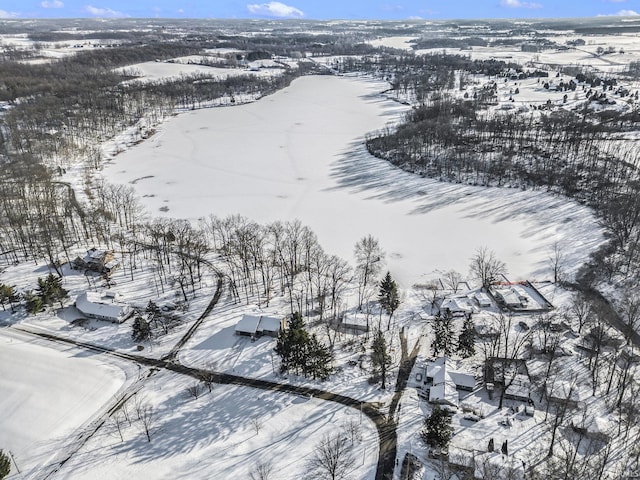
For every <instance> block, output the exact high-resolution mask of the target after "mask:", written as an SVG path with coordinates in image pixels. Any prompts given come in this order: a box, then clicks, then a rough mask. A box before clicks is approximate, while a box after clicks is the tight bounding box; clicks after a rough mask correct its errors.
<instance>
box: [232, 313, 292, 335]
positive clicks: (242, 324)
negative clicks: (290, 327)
mask: <svg viewBox="0 0 640 480" xmlns="http://www.w3.org/2000/svg"><path fill="white" fill-rule="evenodd" d="M283 328H284V318H281V317H269V316H265V315H261V316H258V315H243V316H242V318H241V319H240V321H239V322H238V324H237V325H236V335H242V336H246V337H252V338H256V337H261V336H263V335H267V336H269V337H277V336H278V335H279V334H280V331H281V330H283Z"/></svg>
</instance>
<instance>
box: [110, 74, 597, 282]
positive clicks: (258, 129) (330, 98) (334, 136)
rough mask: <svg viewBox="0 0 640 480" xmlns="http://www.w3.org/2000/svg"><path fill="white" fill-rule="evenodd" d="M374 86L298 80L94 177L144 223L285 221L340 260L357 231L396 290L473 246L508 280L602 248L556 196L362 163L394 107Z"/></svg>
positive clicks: (162, 137)
mask: <svg viewBox="0 0 640 480" xmlns="http://www.w3.org/2000/svg"><path fill="white" fill-rule="evenodd" d="M385 88H386V85H385V84H383V83H380V82H375V81H371V80H366V79H356V78H348V77H328V76H320V77H303V78H300V79H298V80H296V81H295V82H294V83H293V84H292V85H291V86H290V87H289V88H286V89H284V90H281V91H279V92H277V93H275V94H273V95H270V96H268V97H265V98H263V99H261V100H260V101H258V102H255V103H252V104H247V105H241V106H235V107H229V108H213V109H206V110H199V111H195V112H189V113H185V114H182V115H179V116H178V117H176V118H174V119H171V120H169V121H167V122H166V123H165V124H164V125H162V126H161V127H160V128H159V131H158V133H157V134H156V135H154V136H153V137H151V139H149V140H147V141H145V142H143V143H142V144H140V145H138V146H136V147H133V148H132V149H130V150H128V151H126V152H124V153H122V154H120V155H119V156H116V157H115V158H114V159H113V160H112V161H111V163H110V164H109V165H108V166H107V167H106V168H105V170H104V175H105V177H106V178H107V180H108V181H110V182H113V183H131V184H134V186H135V188H136V190H137V192H138V193H139V195H140V197H141V199H142V202H143V204H144V205H145V206H146V207H147V208H148V209H149V210H150V211H151V213H152V214H153V215H162V216H168V217H179V218H192V219H195V218H198V217H203V216H207V215H209V214H211V213H213V214H215V215H217V216H226V215H229V214H236V213H240V214H242V215H245V216H247V217H249V218H251V219H254V220H256V221H260V222H270V221H274V220H287V219H294V218H298V219H300V220H301V221H302V222H303V223H304V224H307V225H309V226H310V227H311V228H312V229H313V230H314V231H315V232H316V233H317V234H318V237H319V240H320V244H321V245H323V246H324V248H325V249H326V250H327V251H329V252H331V253H335V254H338V255H340V256H342V257H343V258H346V259H349V260H350V259H351V257H352V254H353V246H354V244H355V243H356V241H357V240H359V239H360V238H362V237H363V236H364V235H367V234H369V233H370V234H372V235H373V236H374V237H377V238H378V239H379V240H380V243H381V245H382V247H383V248H384V249H385V250H386V252H387V265H388V268H389V269H390V270H391V273H392V274H393V275H394V277H395V278H397V279H399V281H400V283H401V285H402V286H403V287H408V286H410V285H412V284H413V283H417V282H421V281H424V280H425V279H428V278H431V277H432V276H433V272H434V270H449V269H452V268H453V269H456V270H458V271H461V272H465V273H466V272H467V269H468V265H469V259H470V257H471V256H472V255H473V253H474V251H475V250H476V248H478V247H479V246H483V245H486V246H488V247H489V248H491V249H493V250H495V251H496V253H497V256H498V257H499V258H500V259H501V260H503V261H505V262H506V264H507V266H508V268H509V271H510V273H511V274H512V276H513V277H514V279H520V278H526V277H532V276H533V277H542V276H546V275H548V268H547V263H548V257H549V254H550V252H551V251H552V250H553V244H554V242H559V244H560V245H561V246H562V245H563V244H566V245H570V246H571V248H570V249H568V251H567V256H568V257H569V258H568V261H567V267H568V268H569V269H571V267H575V266H577V265H580V264H581V263H582V262H583V261H584V260H586V259H587V257H588V254H589V252H591V251H592V250H593V249H594V248H595V247H596V246H597V245H598V244H599V243H601V242H602V238H603V237H602V231H601V229H600V228H599V227H598V226H597V224H596V221H595V218H594V216H593V215H592V214H591V212H590V211H589V210H588V209H587V208H585V207H582V206H579V205H577V204H575V203H572V202H570V201H567V200H566V199H564V198H559V197H556V196H553V195H550V194H547V193H545V192H541V191H526V192H521V191H517V190H510V189H487V188H476V187H472V186H465V185H455V184H448V183H440V182H438V181H437V180H431V179H423V178H420V177H417V176H415V175H412V174H409V173H406V172H403V171H400V170H398V169H396V168H394V167H392V166H391V165H390V164H389V163H387V162H385V161H382V160H379V159H376V158H373V157H371V156H370V155H369V154H368V153H367V152H366V151H365V150H364V148H363V145H362V141H363V136H364V135H365V134H366V133H368V132H371V131H374V130H376V129H379V128H382V127H383V126H384V125H385V124H387V123H389V122H395V121H397V120H398V118H399V116H400V114H401V113H402V112H403V111H404V110H405V109H406V107H404V106H402V105H398V104H397V103H395V102H392V101H390V100H386V99H384V98H383V97H382V96H380V95H379V92H381V91H382V90H384V89H385ZM136 180H137V181H136ZM161 209H162V210H161Z"/></svg>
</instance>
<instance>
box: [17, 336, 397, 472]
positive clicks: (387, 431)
mask: <svg viewBox="0 0 640 480" xmlns="http://www.w3.org/2000/svg"><path fill="white" fill-rule="evenodd" d="M13 329H14V330H17V331H20V332H24V333H27V334H29V335H34V336H37V337H40V338H44V339H46V340H49V341H52V342H57V343H64V344H68V345H73V346H75V347H79V348H84V349H87V350H91V351H94V352H98V353H103V354H105V355H109V356H113V357H117V358H119V359H123V360H128V361H132V362H136V363H138V364H141V365H146V366H148V367H152V368H156V369H164V370H168V371H171V372H175V373H178V374H181V375H188V376H190V377H193V378H195V379H197V380H200V379H201V378H202V377H203V375H204V374H205V373H208V374H213V377H214V382H215V383H219V384H226V385H238V386H243V387H251V388H258V389H260V390H267V391H272V392H284V393H291V394H294V395H302V396H313V397H315V398H318V399H320V400H326V401H329V402H335V403H338V404H340V405H344V406H346V407H350V408H355V409H357V410H361V411H362V413H363V414H364V415H366V416H367V417H368V418H369V419H370V420H371V421H373V422H374V424H375V426H376V429H377V431H378V443H379V446H380V451H379V456H378V464H377V469H376V480H386V479H388V478H392V476H393V469H394V467H395V451H396V424H395V422H393V421H387V417H386V416H385V415H384V414H382V413H380V411H379V410H378V408H377V406H375V405H374V404H372V403H370V402H363V401H360V400H356V399H355V398H351V397H348V396H346V395H340V394H337V393H333V392H329V391H326V390H322V389H319V388H313V387H304V386H295V385H289V384H283V383H277V382H272V381H269V380H262V379H256V378H247V377H242V376H240V375H232V374H229V373H223V372H212V371H209V370H205V369H200V368H194V367H188V366H185V365H181V364H179V363H175V362H173V361H171V360H165V359H155V358H148V357H144V356H141V355H133V354H130V353H123V352H118V351H115V350H113V349H110V348H107V347H100V346H98V345H93V344H91V343H86V342H80V341H77V340H70V339H67V338H62V337H58V336H56V335H52V334H49V333H45V332H38V331H32V330H29V329H25V328H21V327H13ZM133 394H134V393H131V395H133ZM131 395H128V396H127V399H128V398H129V397H130V396H131ZM125 402H126V399H123V400H121V401H118V402H117V403H118V404H120V405H121V404H123V403H125ZM116 410H117V409H116V408H114V407H112V408H110V409H109V410H108V412H109V413H110V414H112V413H113V412H114V411H116ZM106 419H107V417H105V418H104V419H102V421H101V422H100V424H99V425H98V426H97V428H96V429H95V431H97V429H98V428H100V426H102V424H104V422H105V421H106ZM83 438H84V437H83ZM88 438H90V436H89V437H87V438H85V442H86V440H88ZM80 446H82V445H80ZM76 450H79V448H77V449H76ZM66 457H67V458H66V459H64V460H63V461H62V462H61V463H59V464H58V465H56V468H55V469H54V471H51V472H50V473H49V474H48V475H47V476H45V477H42V478H48V477H50V476H51V475H52V474H53V473H55V471H57V470H58V469H59V467H61V466H62V465H63V464H64V463H65V462H66V461H67V460H68V459H69V458H70V455H67V456H66Z"/></svg>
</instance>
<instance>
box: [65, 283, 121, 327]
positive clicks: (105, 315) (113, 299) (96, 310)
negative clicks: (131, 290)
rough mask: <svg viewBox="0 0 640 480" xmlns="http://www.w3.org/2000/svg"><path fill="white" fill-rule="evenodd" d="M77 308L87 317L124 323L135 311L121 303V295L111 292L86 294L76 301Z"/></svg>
mask: <svg viewBox="0 0 640 480" xmlns="http://www.w3.org/2000/svg"><path fill="white" fill-rule="evenodd" d="M76 308H77V309H78V310H80V312H82V314H83V315H84V316H85V317H88V318H95V319H98V320H106V321H108V322H113V323H122V322H124V321H125V320H126V319H127V318H129V316H131V315H132V313H133V311H132V310H131V307H130V306H129V305H126V304H124V303H122V302H120V295H118V294H117V293H116V292H113V291H111V290H107V291H104V292H85V293H83V294H81V295H79V296H78V298H77V299H76Z"/></svg>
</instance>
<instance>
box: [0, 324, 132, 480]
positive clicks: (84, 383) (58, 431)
mask: <svg viewBox="0 0 640 480" xmlns="http://www.w3.org/2000/svg"><path fill="white" fill-rule="evenodd" d="M112 363H113V362H112ZM124 383H125V374H124V372H123V371H122V370H121V369H119V368H117V367H116V366H114V365H113V364H107V363H105V362H104V359H103V358H100V356H95V357H94V355H93V354H90V353H89V354H88V353H86V352H84V351H82V350H79V349H74V348H69V347H60V348H59V349H52V348H51V344H40V343H39V342H37V341H34V340H33V338H31V337H27V336H23V335H21V334H19V333H14V332H12V331H10V330H7V329H2V330H0V412H2V428H0V445H2V448H3V450H4V451H5V452H6V451H10V452H11V453H12V454H13V456H14V457H15V461H16V463H17V465H18V468H20V470H21V472H22V473H23V474H26V475H28V474H30V473H36V472H39V471H41V470H40V469H41V468H42V467H43V466H45V465H48V464H49V462H50V461H51V460H52V458H53V457H54V456H55V455H56V454H58V453H59V451H60V449H61V448H63V447H65V446H67V441H68V436H69V435H70V434H72V433H73V432H74V430H75V429H77V428H79V427H81V426H82V425H84V424H86V423H87V422H88V421H89V420H90V419H91V418H92V417H93V416H94V415H95V414H96V413H97V411H98V409H99V408H100V406H101V405H103V404H105V403H106V402H108V401H109V400H111V399H112V398H113V397H114V396H115V395H116V394H117V392H118V390H119V389H120V388H121V387H122V385H123V384H124ZM16 478H18V477H16ZM20 478H24V477H20ZM33 478H37V477H33Z"/></svg>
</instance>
